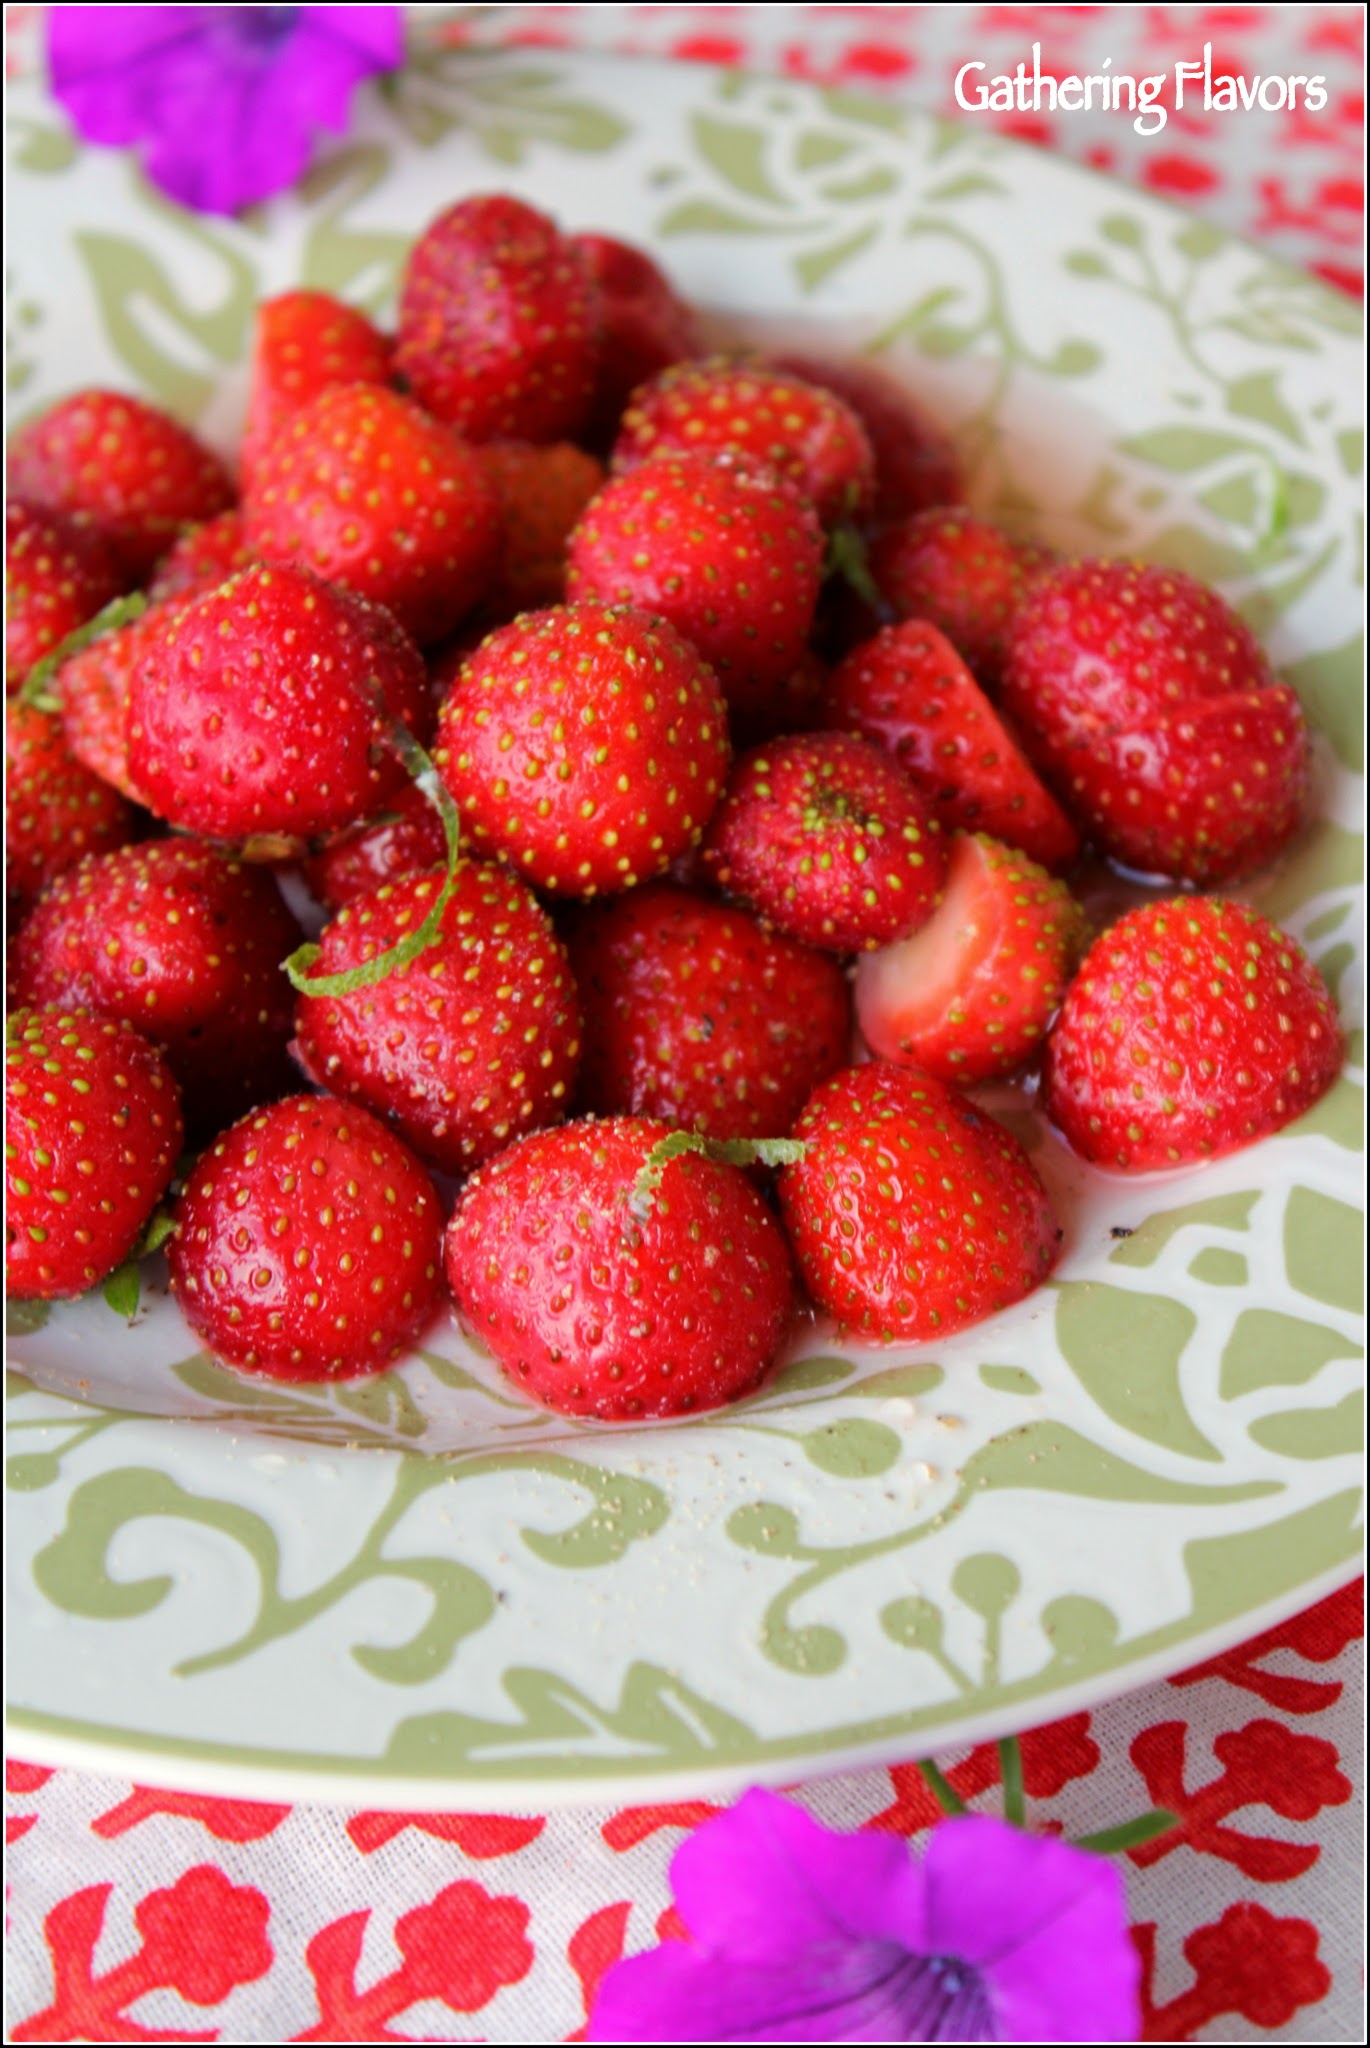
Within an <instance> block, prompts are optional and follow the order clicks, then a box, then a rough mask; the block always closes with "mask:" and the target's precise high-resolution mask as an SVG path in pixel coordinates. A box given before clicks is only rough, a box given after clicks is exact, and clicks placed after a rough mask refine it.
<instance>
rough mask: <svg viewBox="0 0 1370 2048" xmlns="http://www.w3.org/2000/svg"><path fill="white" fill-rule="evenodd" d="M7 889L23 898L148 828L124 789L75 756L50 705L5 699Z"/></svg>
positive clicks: (22, 900)
mask: <svg viewBox="0 0 1370 2048" xmlns="http://www.w3.org/2000/svg"><path fill="white" fill-rule="evenodd" d="M5 797H6V802H5V890H6V894H7V895H9V896H10V897H12V898H17V899H18V901H19V903H20V904H21V905H24V904H28V903H31V902H32V901H33V899H34V897H35V896H37V895H38V894H39V892H40V890H42V889H44V888H46V887H47V884H48V883H49V882H51V881H55V880H56V878H57V876H58V875H61V874H65V873H66V870H67V869H68V868H70V867H74V866H75V865H76V863H77V861H79V860H81V859H83V858H84V856H85V855H86V854H88V853H103V852H105V851H106V850H107V849H108V848H110V847H114V846H127V845H128V843H129V841H130V840H133V839H137V838H138V837H139V835H140V832H141V825H140V822H139V818H138V814H137V813H136V811H134V809H133V808H132V806H131V805H130V804H127V803H125V801H124V799H123V798H122V797H121V796H120V795H119V793H118V791H117V790H115V789H111V787H110V785H109V784H108V783H107V782H103V781H101V779H100V778H99V776H97V775H92V774H91V772H90V770H89V769H88V768H85V767H83V766H82V764H81V763H80V762H79V761H78V760H76V759H75V757H74V756H73V755H72V753H71V750H70V749H69V748H68V746H67V744H66V742H65V740H64V739H63V737H62V722H61V720H60V719H59V718H57V717H55V716H54V715H53V714H52V713H51V712H50V711H40V710H38V708H37V707H36V706H35V705H32V704H24V703H21V702H20V701H19V700H18V699H17V698H11V699H10V701H9V702H8V703H7V704H6V706H5Z"/></svg>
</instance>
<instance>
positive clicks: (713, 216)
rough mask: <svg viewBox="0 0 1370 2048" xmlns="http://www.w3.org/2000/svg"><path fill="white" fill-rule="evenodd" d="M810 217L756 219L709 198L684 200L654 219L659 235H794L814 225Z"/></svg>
mask: <svg viewBox="0 0 1370 2048" xmlns="http://www.w3.org/2000/svg"><path fill="white" fill-rule="evenodd" d="M817 225H818V223H817V222H814V221H812V220H805V221H796V220H786V221H774V220H758V219H757V218H756V216H755V215H754V214H749V213H739V212H738V211H737V210H736V208H734V207H729V206H719V205H718V204H717V203H716V202H715V201H714V200H712V199H683V200H681V202H680V204H679V205H677V206H673V207H671V209H670V211H669V212H668V213H664V214H663V215H662V217H661V219H660V220H659V221H658V222H657V225H656V231H657V233H658V234H659V235H793V234H804V233H807V232H808V230H809V229H811V228H813V227H815V226H817Z"/></svg>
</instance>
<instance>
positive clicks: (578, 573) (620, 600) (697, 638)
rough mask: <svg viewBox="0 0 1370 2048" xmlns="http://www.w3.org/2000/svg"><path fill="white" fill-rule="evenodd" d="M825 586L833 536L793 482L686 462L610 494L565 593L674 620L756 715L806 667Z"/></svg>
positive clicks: (619, 485)
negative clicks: (826, 543) (755, 707)
mask: <svg viewBox="0 0 1370 2048" xmlns="http://www.w3.org/2000/svg"><path fill="white" fill-rule="evenodd" d="M822 579H823V532H822V528H821V527H820V526H819V524H818V521H817V519H816V518H815V517H814V514H813V510H812V508H811V507H810V506H809V504H808V503H807V501H806V500H805V499H804V498H802V497H801V496H800V494H799V492H798V491H797V490H796V489H795V488H794V486H793V485H792V484H789V483H787V482H786V481H785V479H784V478H783V477H782V476H780V475H778V474H777V473H776V472H775V471H774V470H769V469H764V468H760V467H758V466H757V465H756V464H754V463H751V462H747V461H741V460H736V459H734V458H733V457H730V456H726V455H724V456H717V455H712V454H698V455H694V454H686V455H662V456H660V457H658V458H656V459H655V460H653V461H651V462H645V463H643V464H642V465H641V466H640V467H639V468H637V469H634V470H631V471H630V472H629V473H628V474H627V475H626V476H617V477H614V478H612V479H611V480H610V482H609V483H607V484H606V485H605V487H604V489H603V490H602V491H601V492H600V493H599V495H598V497H597V498H595V499H594V500H593V501H592V503H591V504H589V505H588V506H587V507H586V509H585V513H584V516H583V517H582V519H581V521H580V524H579V525H578V526H577V528H576V530H575V532H574V533H573V534H572V536H571V546H570V565H569V570H568V573H567V579H566V588H567V592H568V595H569V596H570V597H571V598H572V599H573V600H579V599H583V598H600V599H602V600H603V601H604V602H605V603H606V604H632V605H636V606H637V607H638V608H639V610H641V611H646V612H657V613H659V614H660V616H661V617H662V618H664V619H669V620H670V622H671V624H672V625H673V626H674V627H675V629H676V631H677V632H678V633H680V634H682V635H683V636H684V638H685V639H687V640H689V641H691V642H692V643H693V645H694V646H696V647H697V648H698V649H699V651H700V653H701V654H702V655H703V656H704V658H705V660H706V661H708V662H710V663H711V664H712V666H713V668H714V669H715V670H716V671H717V674H718V680H719V682H720V684H721V685H722V688H723V694H724V696H725V697H726V698H727V701H728V706H729V709H730V710H733V709H738V710H741V711H743V712H744V713H745V712H746V711H747V710H748V709H749V708H750V707H751V705H752V703H753V700H755V701H757V702H759V703H765V702H766V701H767V700H768V699H769V698H770V696H771V695H772V693H773V692H774V691H775V689H776V688H777V686H779V685H781V684H783V683H784V681H785V679H786V678H787V677H788V676H791V675H792V674H793V673H794V671H795V669H796V668H797V667H798V665H799V663H800V662H801V661H802V659H803V657H804V650H805V646H806V643H807V641H808V637H809V631H810V628H811V627H812V625H813V617H814V611H815V608H816V606H817V604H818V591H819V586H820V584H821V582H822Z"/></svg>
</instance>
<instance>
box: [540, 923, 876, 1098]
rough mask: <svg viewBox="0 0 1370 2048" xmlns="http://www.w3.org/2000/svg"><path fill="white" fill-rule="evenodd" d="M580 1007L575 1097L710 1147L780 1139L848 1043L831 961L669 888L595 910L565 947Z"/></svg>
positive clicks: (841, 992)
mask: <svg viewBox="0 0 1370 2048" xmlns="http://www.w3.org/2000/svg"><path fill="white" fill-rule="evenodd" d="M571 965H572V967H573V968H574V969H575V975H576V980H577V982H578V983H579V985H580V991H581V999H582V1001H583V1003H584V1005H585V1021H586V1033H585V1061H584V1066H583V1068H582V1073H581V1093H580V1099H581V1101H582V1103H583V1104H584V1106H585V1107H586V1108H588V1109H592V1110H595V1111H597V1112H598V1113H600V1114H601V1115H613V1114H616V1113H620V1112H623V1113H628V1114H631V1115H633V1116H650V1117H657V1118H659V1119H660V1120H661V1121H662V1122H665V1123H671V1124H682V1125H684V1126H685V1127H686V1128H687V1129H690V1130H696V1131H704V1132H707V1134H708V1135H709V1136H710V1137H713V1138H773V1137H777V1136H781V1135H783V1134H784V1133H785V1132H786V1131H788V1129H789V1128H790V1125H791V1124H792V1123H793V1122H794V1119H795V1117H796V1116H797V1115H798V1114H799V1111H800V1110H801V1108H802V1107H803V1105H804V1103H805V1101H806V1099H807V1097H808V1095H809V1091H810V1090H811V1089H812V1088H813V1087H814V1085H815V1083H816V1082H818V1081H819V1080H822V1079H823V1078H824V1077H825V1076H826V1075H828V1074H830V1073H833V1072H834V1071H835V1070H836V1069H837V1068H838V1067H840V1066H842V1065H843V1064H844V1062H845V1061H846V1058H847V1053H848V1048H849V1045H850V1041H851V1006H850V1003H849V1001H848V998H847V983H846V977H845V976H844V974H843V973H842V970H841V968H840V967H839V966H838V964H837V962H836V961H835V960H833V959H831V958H830V957H829V956H828V955H826V954H823V953H817V952H812V951H810V949H809V948H808V947H807V946H798V945H795V944H794V942H793V941H792V940H790V939H784V938H780V937H779V936H777V935H775V934H771V933H767V932H765V931H764V930H763V929H762V927H761V926H760V925H759V924H758V923H757V922H756V920H755V919H754V918H751V917H749V916H748V915H747V913H746V912H745V911H744V910H740V909H738V908H737V907H736V906H728V905H725V904H721V903H713V902H710V901H709V900H708V899H707V898H705V897H702V896H692V895H689V894H687V893H686V892H685V891H684V890H683V889H675V888H672V887H671V886H670V885H669V884H667V883H656V884H653V885H652V886H651V887H649V888H645V889H634V890H632V891H631V892H630V893H629V894H628V895H627V896H621V897H618V898H616V899H615V901H614V902H612V903H609V904H605V905H604V906H602V907H600V906H598V905H597V906H595V907H594V908H593V909H591V910H590V911H588V912H587V913H586V915H585V917H584V918H583V919H582V920H581V921H580V922H579V923H578V924H577V926H576V928H575V930H574V932H573V933H572V936H571Z"/></svg>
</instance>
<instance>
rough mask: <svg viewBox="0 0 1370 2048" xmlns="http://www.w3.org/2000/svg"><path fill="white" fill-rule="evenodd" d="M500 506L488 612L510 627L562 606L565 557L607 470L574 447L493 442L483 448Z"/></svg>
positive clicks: (486, 595)
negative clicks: (520, 618) (525, 616)
mask: <svg viewBox="0 0 1370 2048" xmlns="http://www.w3.org/2000/svg"><path fill="white" fill-rule="evenodd" d="M476 459H477V461H478V462H479V463H480V466H481V468H482V469H483V470H484V471H485V475H486V478H487V480H488V482H489V483H490V485H491V486H492V488H493V490H494V493H495V497H496V499H497V501H498V504H499V521H500V559H499V564H498V567H497V568H496V569H495V571H494V572H493V574H492V576H491V578H490V581H489V583H488V584H487V585H486V588H485V590H484V592H483V593H482V597H481V612H482V614H483V615H484V616H485V617H486V618H487V619H488V620H490V621H491V622H492V623H493V624H496V625H501V626H502V625H505V624H506V623H507V622H508V620H510V619H512V618H514V617H515V616H516V615H517V614H518V613H519V612H531V611H539V610H541V609H542V608H543V607H545V606H547V605H552V604H560V603H561V601H562V599H563V598H564V597H565V595H566V552H567V545H568V543H569V541H570V538H571V534H572V532H573V531H574V529H575V525H576V522H577V520H578V519H579V518H580V516H581V513H582V512H583V511H584V510H585V507H586V506H587V505H588V504H589V502H590V500H591V499H592V498H593V497H594V495H595V492H596V491H597V490H599V489H600V487H601V485H602V484H603V482H604V465H603V464H602V463H600V462H596V460H595V458H594V456H593V455H587V454H586V453H585V450H584V449H583V448H577V447H575V446H574V445H573V444H572V443H571V442H570V441H552V442H549V443H546V444H544V445H538V444H536V443H534V442H532V441H486V442H485V443H484V444H483V445H482V446H481V447H480V448H478V449H477V450H476Z"/></svg>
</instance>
